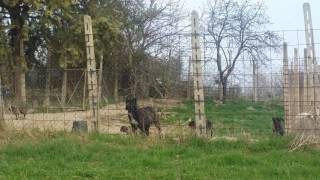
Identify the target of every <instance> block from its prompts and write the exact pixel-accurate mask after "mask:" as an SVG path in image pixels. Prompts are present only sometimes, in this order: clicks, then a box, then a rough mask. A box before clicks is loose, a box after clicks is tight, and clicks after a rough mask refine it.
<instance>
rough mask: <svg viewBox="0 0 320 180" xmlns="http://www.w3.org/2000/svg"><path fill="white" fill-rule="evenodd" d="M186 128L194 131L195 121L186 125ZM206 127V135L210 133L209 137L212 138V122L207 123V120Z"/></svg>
mask: <svg viewBox="0 0 320 180" xmlns="http://www.w3.org/2000/svg"><path fill="white" fill-rule="evenodd" d="M188 126H189V127H190V128H191V129H193V130H195V129H196V123H195V121H190V122H189V124H188ZM206 126H207V129H206V131H207V134H208V133H209V132H210V136H211V137H212V136H213V124H212V122H211V121H209V120H207V124H206Z"/></svg>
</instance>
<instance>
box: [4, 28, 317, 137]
mask: <svg viewBox="0 0 320 180" xmlns="http://www.w3.org/2000/svg"><path fill="white" fill-rule="evenodd" d="M319 31H320V30H318V29H314V33H315V34H316V35H317V34H319ZM274 33H276V34H277V35H278V36H279V37H280V41H279V42H277V43H276V44H270V45H269V46H266V47H261V48H262V49H263V53H264V54H265V55H266V56H263V57H264V58H265V59H252V58H249V56H247V55H246V54H243V55H241V56H240V57H239V59H238V60H237V61H236V62H235V63H236V64H235V68H234V69H233V71H232V72H231V74H230V76H229V77H228V79H227V84H226V92H225V93H226V94H225V95H226V97H225V98H226V101H225V104H224V105H222V104H219V103H218V102H219V100H220V98H221V93H222V89H223V87H222V85H221V82H220V79H219V78H220V74H219V73H218V68H217V59H216V56H217V51H216V48H215V45H214V43H213V40H212V37H210V35H209V34H205V33H203V34H201V35H200V37H201V38H200V40H201V43H200V47H201V51H202V57H201V61H202V63H203V74H202V76H203V78H204V87H203V88H204V95H205V104H206V115H207V118H208V120H210V121H212V122H213V124H214V134H215V135H217V136H230V137H233V136H234V137H237V136H241V135H245V136H253V135H268V134H272V117H285V119H286V129H287V131H295V130H299V129H301V130H302V131H307V130H308V129H310V130H312V131H318V129H319V125H318V124H319V120H318V116H319V107H318V106H319V100H318V98H317V94H318V93H317V92H318V89H319V88H318V86H319V83H320V81H319V77H318V76H319V72H318V69H319V67H318V65H316V64H310V63H308V62H309V61H308V56H306V57H307V59H306V60H305V56H304V54H303V52H304V48H306V43H303V42H304V41H305V40H304V35H305V31H303V30H283V31H275V32H274ZM315 37H316V39H315V47H316V52H319V43H320V39H319V37H318V36H315ZM168 38H174V39H178V43H177V46H175V47H174V48H173V49H172V50H170V51H168V52H167V54H165V53H163V52H162V53H161V56H157V58H155V56H152V55H150V56H149V57H145V58H144V60H141V61H140V62H137V63H135V64H134V66H133V72H134V73H133V74H131V76H132V75H133V76H134V79H135V84H134V93H135V94H134V95H135V97H137V98H138V103H139V107H143V106H152V107H154V108H155V109H156V110H157V112H158V114H159V117H160V118H161V124H162V127H163V131H164V133H166V134H170V133H175V134H178V135H184V134H186V133H189V132H190V129H189V128H188V121H190V120H193V119H194V107H193V105H194V100H193V86H194V84H193V81H192V79H193V76H194V74H193V73H192V63H191V59H192V58H191V57H190V56H191V50H192V47H191V43H190V42H191V35H190V33H181V34H178V35H175V36H174V37H168ZM283 42H286V43H287V47H288V49H287V52H288V53H287V54H288V57H287V59H288V61H287V66H286V64H283V63H284V62H286V61H284V59H285V58H284V56H285V55H284V51H283V45H282V44H283ZM236 48H237V47H232V46H229V47H227V48H226V51H228V52H233V51H234V50H235V49H236ZM294 48H296V50H295V52H296V53H294ZM231 55H232V54H231ZM309 58H315V59H317V58H316V57H309ZM292 62H293V63H292ZM228 63H229V62H228V61H225V62H222V65H223V66H227V65H228ZM291 64H293V65H292V66H291ZM308 64H310V66H309V65H308ZM306 66H307V67H310V68H307V69H306ZM291 67H292V68H291ZM309 69H310V71H308V70H309ZM98 70H99V69H98ZM98 74H99V73H98ZM283 74H284V76H283ZM303 74H308V75H303ZM129 75H130V73H128V72H127V71H125V70H123V69H121V68H120V65H119V64H118V65H117V64H113V63H111V62H110V61H105V63H104V65H103V72H102V77H98V79H99V78H101V84H99V88H100V89H101V91H100V93H101V96H99V105H98V114H99V115H98V116H99V119H98V121H99V129H98V130H99V131H100V132H106V133H120V128H121V126H130V125H129V121H128V112H127V111H126V109H125V99H126V96H127V95H128V92H132V88H133V87H130V85H129V79H130V77H128V76H129ZM286 77H287V79H286ZM305 77H310V78H309V79H307V80H305ZM86 78H87V72H86V69H85V68H78V69H63V68H51V69H47V68H38V69H37V68H34V69H33V70H29V71H26V72H25V91H26V93H25V94H26V102H24V103H21V102H17V100H16V99H17V98H16V93H15V92H16V87H17V86H16V83H17V80H16V78H15V72H14V71H9V70H7V71H6V70H4V69H3V68H2V71H1V81H2V95H3V99H4V106H5V120H6V124H7V126H8V127H10V128H12V129H16V130H23V129H41V130H50V131H71V130H72V127H73V123H74V121H79V120H84V121H88V122H91V121H92V122H94V121H95V120H96V119H95V117H93V116H92V114H91V112H90V108H89V100H88V87H87V82H86ZM285 80H286V81H285ZM303 80H304V81H303ZM305 82H308V83H307V84H305ZM302 85H303V86H302ZM306 89H307V90H306ZM309 89H310V91H312V92H313V94H314V95H313V96H310V97H308V96H307V99H305V98H303V97H304V95H303V92H305V91H306V92H309ZM299 90H300V91H299ZM302 90H304V91H302ZM284 92H285V96H284ZM309 94H311V92H310V93H309ZM304 102H306V103H307V104H308V105H306V104H305V103H304ZM11 106H16V107H17V108H24V109H25V110H24V111H25V112H26V113H27V114H26V117H25V118H24V117H23V113H22V112H20V111H19V112H18V110H17V112H14V111H13V110H12V108H11V110H9V109H10V107H11ZM306 106H308V107H309V106H310V107H309V108H307V109H308V110H307V111H304V110H303V109H304V107H306ZM309 109H310V110H309ZM17 114H18V115H19V117H16V115H17ZM307 119H309V120H307ZM307 121H308V122H307ZM306 123H309V125H308V126H306V125H305V124H306ZM292 124H296V127H294V126H293V125H292ZM311 127H312V128H311Z"/></svg>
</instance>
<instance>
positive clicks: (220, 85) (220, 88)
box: [218, 80, 223, 103]
mask: <svg viewBox="0 0 320 180" xmlns="http://www.w3.org/2000/svg"><path fill="white" fill-rule="evenodd" d="M218 93H219V101H220V103H222V102H223V89H222V83H221V80H220V82H219V86H218Z"/></svg>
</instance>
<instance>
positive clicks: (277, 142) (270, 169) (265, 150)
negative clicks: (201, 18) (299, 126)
mask: <svg viewBox="0 0 320 180" xmlns="http://www.w3.org/2000/svg"><path fill="white" fill-rule="evenodd" d="M243 104H246V105H243ZM273 106H274V105H272V104H271V105H269V104H267V103H266V104H256V105H252V104H251V103H249V102H237V103H236V102H233V103H230V104H229V103H228V104H227V105H225V106H223V107H215V106H214V105H213V104H212V105H210V104H209V105H207V111H208V113H209V114H208V116H209V117H210V118H213V117H216V121H218V122H217V123H218V124H220V123H221V124H223V123H226V124H227V123H228V122H229V121H230V120H229V118H233V121H232V122H230V124H231V125H230V126H237V125H238V126H240V125H245V126H246V127H247V128H248V129H249V130H252V132H254V130H256V129H260V130H263V128H265V127H267V126H268V127H269V125H268V123H269V121H270V120H269V113H273V112H271V111H274V110H273V108H271V107H273ZM227 107H228V108H229V107H233V108H234V109H231V110H230V111H237V110H238V108H242V109H247V110H248V111H250V112H251V111H254V112H255V113H249V115H247V116H245V118H243V116H242V115H241V114H242V113H240V115H238V117H237V115H236V114H234V113H232V114H229V118H227V117H225V116H224V115H222V114H221V115H220V116H217V114H218V113H217V112H218V111H219V112H228V111H229V110H227V109H225V108H227ZM237 107H238V108H237ZM248 107H249V108H248ZM191 108H192V105H191V103H186V104H185V105H184V106H182V107H180V108H176V109H174V110H172V111H174V112H175V113H174V112H173V113H174V115H172V116H170V118H169V119H168V121H170V122H171V123H173V122H174V121H177V119H180V118H181V119H183V118H186V117H187V116H186V115H185V113H190V111H191ZM266 108H267V109H266ZM188 109H189V111H188V112H184V111H187V110H188ZM264 111H266V112H265V113H263V112H264ZM237 112H238V111H237ZM239 112H242V111H240V110H239ZM276 113H280V114H281V109H279V110H278V112H276ZM174 117H175V118H176V120H175V119H174ZM217 117H219V118H217ZM255 117H256V118H257V120H254V119H250V118H255ZM238 118H239V119H240V120H241V119H242V120H247V121H244V122H237V119H238ZM256 123H257V124H256ZM260 123H263V125H259V124H260ZM221 133H225V132H221ZM268 133H269V130H268V131H267V130H266V132H263V133H262V134H259V135H257V136H255V139H256V140H255V141H252V140H251V139H250V138H244V137H241V136H239V138H238V140H233V141H230V140H224V139H219V140H207V139H198V138H194V137H192V136H185V137H183V138H176V137H170V136H168V137H166V138H164V139H158V138H155V137H149V138H146V137H140V136H121V135H102V134H90V135H79V134H66V133H39V132H37V131H35V132H32V133H24V134H10V135H6V136H5V135H2V137H1V142H3V143H2V145H0V179H139V180H140V179H319V178H320V173H319V172H320V151H319V150H318V149H317V147H315V146H304V147H302V148H300V149H299V150H298V151H295V152H289V145H290V143H291V141H292V139H291V138H289V137H285V138H279V137H273V136H271V135H268ZM263 134H264V135H263Z"/></svg>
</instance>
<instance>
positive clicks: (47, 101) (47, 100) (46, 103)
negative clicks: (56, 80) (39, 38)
mask: <svg viewBox="0 0 320 180" xmlns="http://www.w3.org/2000/svg"><path fill="white" fill-rule="evenodd" d="M47 60H48V62H47V77H46V90H45V97H44V102H43V104H44V106H46V107H48V106H50V81H51V73H50V72H51V51H50V49H49V48H48V59H47Z"/></svg>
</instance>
